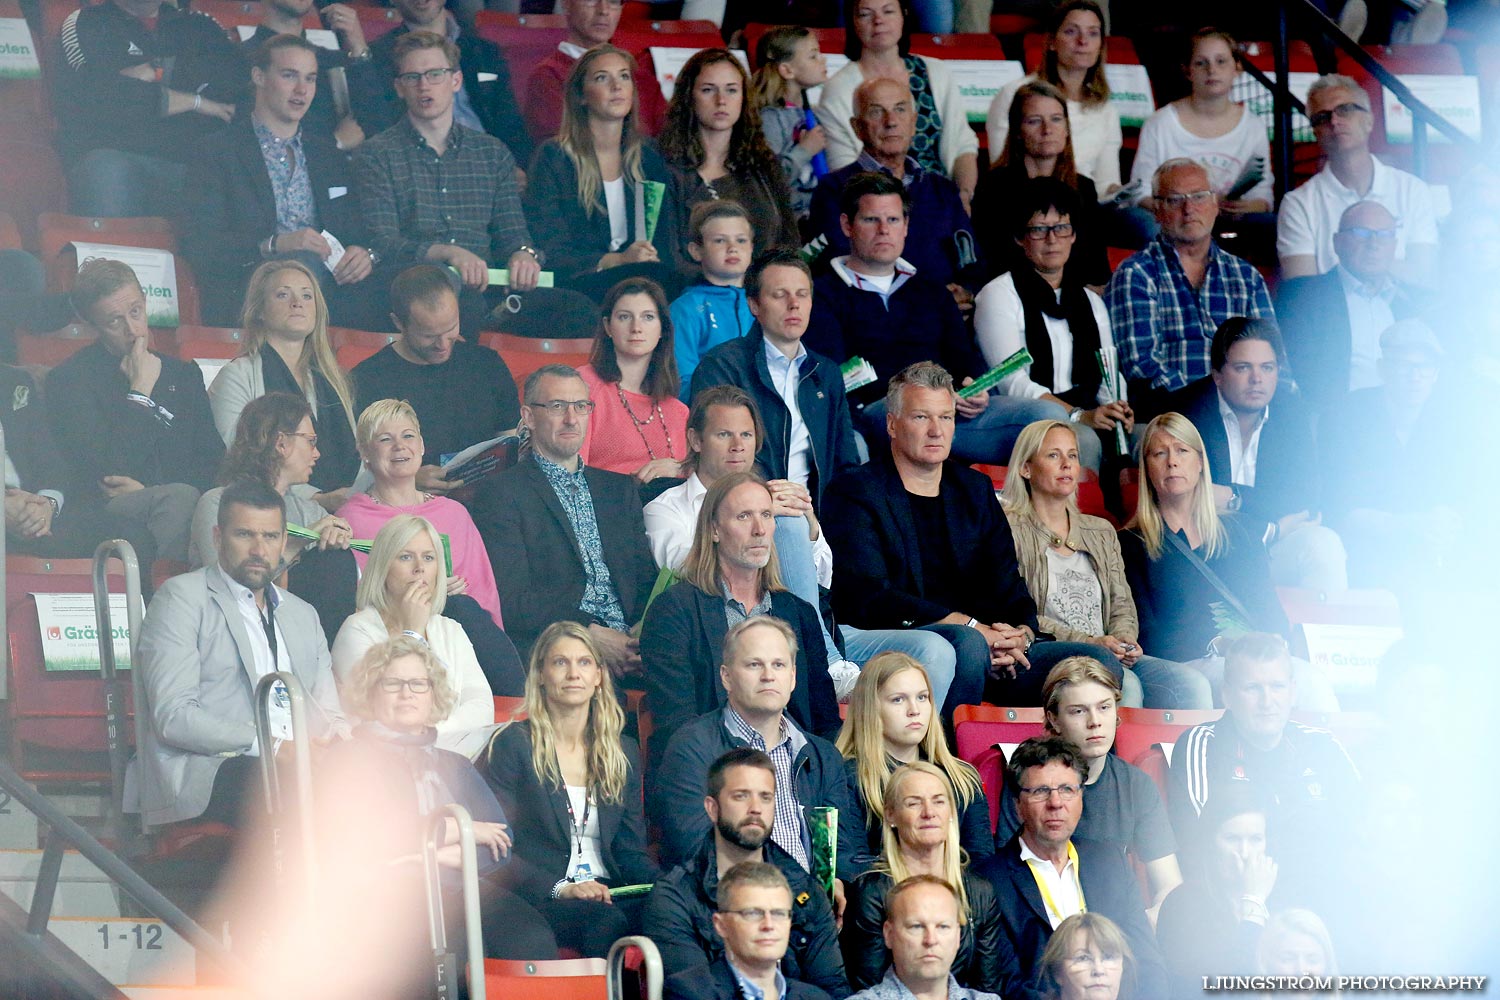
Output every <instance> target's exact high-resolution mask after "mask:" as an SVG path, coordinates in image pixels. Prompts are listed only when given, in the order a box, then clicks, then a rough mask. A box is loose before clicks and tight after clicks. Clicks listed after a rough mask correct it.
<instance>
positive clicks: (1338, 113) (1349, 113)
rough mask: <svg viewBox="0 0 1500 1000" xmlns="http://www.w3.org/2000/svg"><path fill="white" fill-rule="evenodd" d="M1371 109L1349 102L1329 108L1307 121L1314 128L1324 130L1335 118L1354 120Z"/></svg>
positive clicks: (1309, 117) (1310, 116)
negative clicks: (1362, 112)
mask: <svg viewBox="0 0 1500 1000" xmlns="http://www.w3.org/2000/svg"><path fill="white" fill-rule="evenodd" d="M1368 110H1370V109H1369V108H1367V107H1365V106H1364V105H1363V104H1359V103H1357V102H1355V101H1348V102H1346V103H1344V104H1340V105H1338V106H1337V107H1333V108H1329V109H1328V110H1327V111H1319V112H1318V113H1317V114H1314V115H1309V116H1308V118H1307V120H1308V121H1310V122H1312V124H1313V128H1322V127H1323V126H1325V125H1327V124H1329V123H1330V122H1332V121H1333V120H1334V118H1352V117H1354V116H1355V115H1357V114H1359V113H1360V112H1361V111H1368Z"/></svg>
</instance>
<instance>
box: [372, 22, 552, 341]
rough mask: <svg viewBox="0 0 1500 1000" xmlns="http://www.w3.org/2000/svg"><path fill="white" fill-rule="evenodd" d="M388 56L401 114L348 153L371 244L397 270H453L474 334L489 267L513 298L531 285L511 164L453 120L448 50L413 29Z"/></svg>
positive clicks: (493, 144) (456, 74) (537, 266)
mask: <svg viewBox="0 0 1500 1000" xmlns="http://www.w3.org/2000/svg"><path fill="white" fill-rule="evenodd" d="M392 58H393V61H394V63H395V65H396V80H395V83H396V91H397V93H398V94H400V95H401V99H402V100H403V101H404V102H405V103H406V115H405V117H403V118H402V119H401V120H400V121H398V122H397V123H396V124H395V125H392V126H391V127H390V128H388V129H386V130H385V131H384V132H382V133H380V134H379V135H377V136H375V137H374V138H372V139H369V140H367V141H366V142H365V143H364V144H363V145H361V146H360V147H359V150H358V152H357V153H356V154H355V157H354V163H355V170H356V172H357V175H358V178H359V185H360V204H361V206H362V207H363V209H364V215H365V221H366V224H367V226H368V228H369V232H370V243H371V245H372V246H373V248H374V249H375V250H376V251H377V252H378V253H379V255H380V259H381V260H382V261H383V262H388V263H390V264H393V265H396V266H397V267H402V268H404V267H407V266H409V265H411V264H416V263H420V262H422V261H431V262H433V263H437V264H447V265H448V266H449V267H451V268H453V270H454V271H456V272H458V275H459V278H460V279H461V280H462V282H463V289H464V292H463V294H462V295H461V296H460V305H461V307H462V311H463V316H464V325H463V330H464V332H465V333H477V332H478V329H479V326H478V322H479V321H481V320H482V319H483V317H484V313H485V311H486V310H485V308H484V305H485V303H484V295H483V293H484V292H485V291H486V290H487V289H488V288H489V281H490V279H489V269H490V268H491V267H508V268H509V269H510V290H511V291H515V292H527V291H530V290H531V289H533V288H535V287H536V283H537V278H538V276H539V275H540V274H541V262H540V259H539V254H538V252H537V251H536V250H534V249H532V248H531V247H530V246H529V244H530V242H531V237H530V235H529V234H528V232H527V229H526V216H525V214H524V213H523V212H522V210H521V188H520V184H519V183H518V182H517V177H516V161H515V158H514V157H513V156H511V153H510V150H509V149H507V148H506V146H505V144H504V143H503V142H501V141H500V140H499V139H496V138H493V137H492V136H489V135H486V134H485V133H483V132H476V131H474V130H473V129H468V128H464V127H463V126H462V125H458V124H456V123H455V122H454V120H453V98H454V95H455V94H456V93H457V92H458V89H459V87H460V85H461V82H462V77H461V75H460V74H461V73H462V70H460V69H459V64H458V60H459V56H458V48H457V46H455V45H454V44H453V43H452V42H450V41H448V39H446V38H444V37H442V36H441V35H436V34H433V33H432V32H429V31H412V32H408V33H407V34H406V35H404V36H402V38H401V40H400V41H399V42H397V43H396V48H395V52H394V53H393V56H392Z"/></svg>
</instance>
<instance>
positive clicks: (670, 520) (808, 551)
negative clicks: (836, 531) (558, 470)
mask: <svg viewBox="0 0 1500 1000" xmlns="http://www.w3.org/2000/svg"><path fill="white" fill-rule="evenodd" d="M687 439H688V450H689V458H688V460H689V462H691V463H692V465H693V473H692V475H690V476H689V477H688V479H687V481H686V482H684V483H683V484H682V485H681V486H674V487H672V488H671V489H669V490H667V491H666V492H664V493H662V494H661V495H660V496H658V497H657V498H656V499H655V500H652V501H651V502H650V503H648V504H647V505H646V509H645V512H644V514H645V520H646V535H647V538H648V539H649V540H650V543H651V554H652V555H653V556H654V557H655V558H656V564H657V566H658V567H660V568H662V569H672V570H675V569H677V568H678V567H679V566H681V565H682V562H683V560H684V559H686V558H687V554H688V550H689V549H691V548H692V545H693V534H694V531H695V530H696V526H697V523H698V512H699V511H700V510H701V509H702V508H703V498H704V497H705V496H706V495H707V494H708V488H709V487H710V486H712V485H713V484H714V483H715V482H716V481H718V480H719V479H721V478H722V477H724V476H727V475H729V474H730V473H734V472H745V471H748V470H750V468H751V467H752V466H753V465H754V462H755V455H756V453H757V452H758V451H759V447H760V442H761V441H763V440H765V428H764V426H763V425H762V423H761V418H760V412H759V410H758V408H757V407H756V405H755V402H754V400H752V399H751V398H750V396H749V394H748V393H746V392H745V391H744V390H743V389H741V388H739V387H738V386H733V385H716V386H712V387H710V388H707V389H704V390H703V391H701V392H699V393H698V394H697V395H696V396H694V397H693V409H692V412H691V413H689V415H688V431H687ZM766 485H767V487H768V488H769V489H770V490H771V497H772V501H773V503H774V504H775V505H776V506H775V508H774V509H775V510H776V511H777V518H776V533H775V536H774V539H775V545H776V555H777V558H778V559H779V561H780V566H781V573H782V580H783V582H784V583H786V584H787V588H788V589H789V590H791V591H792V592H793V593H794V594H796V595H797V596H798V597H801V598H802V599H803V600H804V601H806V602H807V603H808V604H810V605H812V606H813V607H814V608H817V607H818V606H819V602H820V599H819V595H818V589H819V588H820V587H822V588H825V589H826V588H830V587H832V586H833V550H832V549H830V548H829V547H828V540H827V539H826V538H824V537H823V531H822V526H821V525H819V523H818V518H817V515H816V514H815V513H814V512H813V510H812V508H811V505H810V504H809V503H808V502H807V500H806V497H805V494H806V490H805V489H803V490H802V491H801V493H798V492H797V491H795V490H788V489H786V488H785V487H784V485H783V481H780V480H772V481H771V482H769V483H767V484H766ZM795 485H796V484H795V483H787V484H785V486H795ZM809 538H810V539H811V541H809ZM804 581H807V582H810V583H811V587H810V588H808V587H805V586H799V584H801V583H803V582H804ZM804 591H807V592H804ZM839 633H840V638H842V639H843V645H844V650H843V652H842V653H841V652H840V651H839V647H838V644H837V643H835V642H834V639H833V637H832V636H830V635H829V634H828V632H827V631H826V628H825V631H824V633H823V640H824V645H825V646H826V647H827V655H828V672H829V676H830V677H832V678H833V683H834V692H835V693H836V694H837V695H838V697H839V698H840V699H841V700H842V699H844V698H846V697H847V696H848V694H849V692H850V691H852V690H853V689H854V683H855V682H856V681H857V680H858V679H859V665H860V664H863V663H864V662H866V661H867V660H869V659H870V658H871V657H873V656H875V655H876V654H877V653H883V652H887V651H897V652H902V653H906V654H907V655H909V656H911V657H913V658H915V659H916V660H917V661H918V662H919V663H921V664H922V665H923V667H925V668H926V669H927V672H928V676H929V678H930V679H931V681H932V684H933V688H934V696H935V697H942V696H944V695H946V693H947V690H948V686H949V684H950V683H951V682H952V679H953V671H954V669H955V662H956V661H955V657H954V653H953V647H952V646H951V645H950V644H949V643H948V642H947V641H945V640H944V639H942V638H941V637H940V636H937V635H934V634H933V633H931V632H922V631H918V630H914V629H878V630H861V629H857V628H853V627H852V626H848V625H841V626H839ZM846 656H847V659H846ZM939 704H941V701H940V702H939Z"/></svg>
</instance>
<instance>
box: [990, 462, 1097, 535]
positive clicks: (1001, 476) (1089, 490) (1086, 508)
mask: <svg viewBox="0 0 1500 1000" xmlns="http://www.w3.org/2000/svg"><path fill="white" fill-rule="evenodd" d="M973 468H974V471H975V472H982V473H984V474H985V475H987V476H989V477H990V482H991V483H994V485H995V492H996V493H998V492H1000V490H1001V489H1002V488H1003V487H1004V486H1005V477H1006V474H1007V473H1008V472H1009V471H1010V470H1009V468H1007V467H1006V466H1004V465H985V464H983V463H979V464H976V465H975V466H974V467H973ZM1078 509H1079V511H1081V512H1082V513H1084V514H1090V515H1092V516H1094V517H1102V518H1104V520H1106V521H1108V522H1109V523H1110V524H1112V525H1114V526H1115V527H1116V528H1119V527H1120V519H1119V518H1117V517H1115V515H1114V514H1113V513H1112V512H1111V511H1110V509H1109V508H1108V507H1106V506H1105V505H1104V491H1103V490H1102V489H1100V488H1099V479H1098V477H1097V476H1095V475H1094V473H1093V472H1091V471H1089V470H1087V469H1085V470H1084V472H1083V478H1081V479H1080V480H1079V481H1078Z"/></svg>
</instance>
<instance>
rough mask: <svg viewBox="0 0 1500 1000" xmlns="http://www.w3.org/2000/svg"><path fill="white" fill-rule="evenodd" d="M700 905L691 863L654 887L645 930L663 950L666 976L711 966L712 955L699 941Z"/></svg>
mask: <svg viewBox="0 0 1500 1000" xmlns="http://www.w3.org/2000/svg"><path fill="white" fill-rule="evenodd" d="M698 906H699V903H698V899H697V896H696V889H695V886H694V875H693V870H692V868H691V866H689V867H687V868H676V869H673V870H672V871H671V872H669V873H668V874H667V875H666V877H664V878H663V879H661V880H660V881H658V882H657V883H656V887H655V888H654V889H652V890H651V896H650V898H649V899H648V900H647V902H646V908H645V912H644V914H643V915H642V917H641V929H642V930H643V931H644V932H645V934H646V936H647V937H649V938H650V939H651V940H652V941H654V942H655V943H656V950H657V951H659V952H661V971H662V974H663V975H665V976H675V975H677V974H678V973H679V972H686V971H687V970H688V969H696V968H698V967H699V966H706V965H708V962H709V956H708V955H707V954H706V953H705V952H704V950H703V947H702V945H700V944H699V939H698V928H697V925H696V924H695V922H694V920H693V914H694V912H695V911H696V910H697V909H698Z"/></svg>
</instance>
